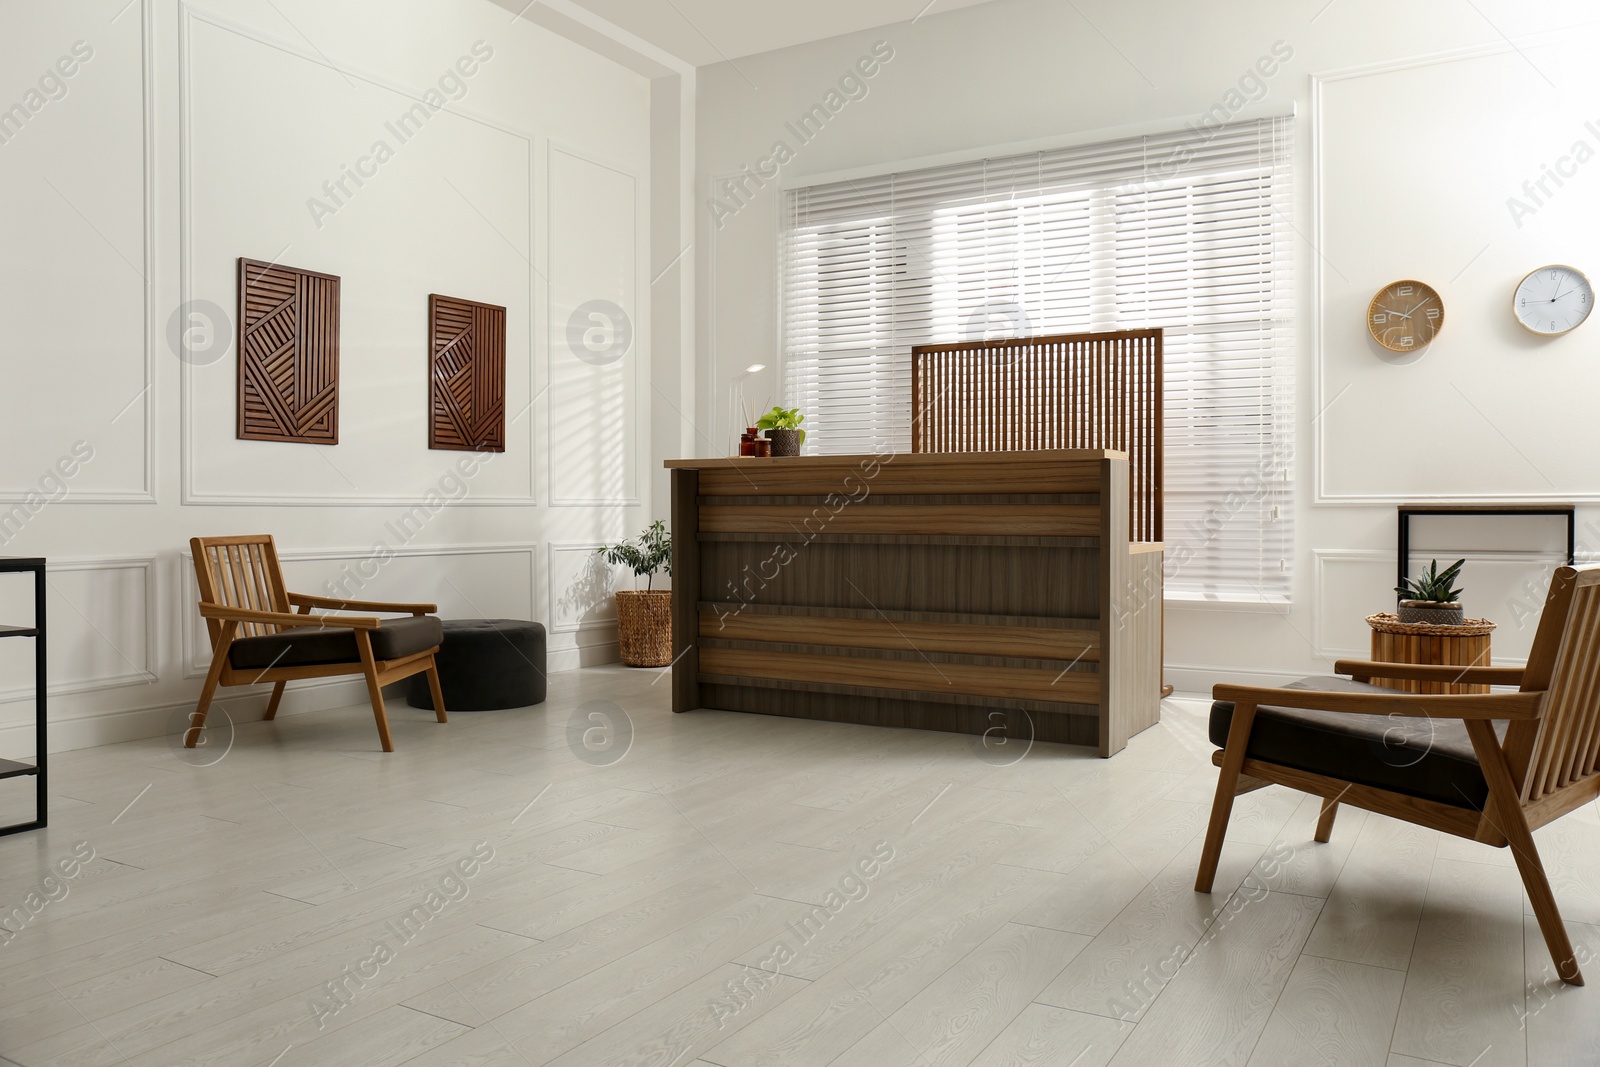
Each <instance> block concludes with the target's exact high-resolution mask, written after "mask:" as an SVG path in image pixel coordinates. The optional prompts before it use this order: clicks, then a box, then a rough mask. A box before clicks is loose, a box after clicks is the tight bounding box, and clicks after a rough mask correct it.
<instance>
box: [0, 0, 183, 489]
mask: <svg viewBox="0 0 1600 1067" xmlns="http://www.w3.org/2000/svg"><path fill="white" fill-rule="evenodd" d="M138 5H139V7H138V11H139V33H140V44H139V67H140V71H139V86H138V92H139V97H140V113H141V117H142V122H143V128H142V130H141V141H140V143H141V160H140V168H139V181H140V186H141V189H140V200H141V204H142V217H141V219H140V225H141V239H140V248H139V252H138V258H139V267H138V268H136V269H138V270H140V272H141V274H142V277H143V278H144V280H145V284H144V286H143V291H144V296H143V302H142V303H143V322H142V323H141V326H140V331H139V333H140V338H141V343H140V352H141V356H142V363H143V366H142V368H141V375H142V378H143V381H144V388H143V389H141V390H139V391H138V392H137V393H136V394H135V395H134V396H132V397H130V398H129V399H128V403H127V404H126V405H125V406H124V407H123V409H122V410H121V411H119V412H117V413H116V414H115V415H114V416H113V417H112V418H111V420H110V422H111V424H113V425H114V424H116V423H117V422H119V421H121V419H122V418H124V417H125V416H126V415H127V414H128V413H129V412H131V411H139V412H141V413H142V414H143V417H144V433H143V437H142V439H141V441H140V448H141V451H142V455H141V457H140V459H141V479H140V484H138V485H134V486H129V487H128V488H126V489H80V488H73V489H72V490H71V494H70V499H71V500H72V501H73V503H77V504H154V503H155V502H156V490H155V486H156V452H157V444H156V441H157V429H156V418H157V412H158V407H157V389H156V378H157V375H156V348H157V337H158V335H159V334H160V333H161V332H162V328H163V326H164V325H165V324H164V323H163V322H162V321H160V316H159V314H158V312H157V309H156V287H155V286H154V285H152V284H150V279H152V278H154V277H155V273H156V267H157V259H156V247H155V244H156V241H155V234H156V179H155V168H156V132H155V100H154V90H153V87H152V78H153V76H154V70H155V45H154V40H153V38H154V6H155V0H138ZM58 192H59V190H58ZM63 195H64V194H63ZM69 203H70V201H69ZM73 210H74V211H77V210H78V209H77V207H76V206H74V207H73ZM80 214H81V212H80ZM85 221H88V220H85ZM89 224H90V225H93V223H92V222H91V223H89ZM100 239H101V240H105V238H104V237H103V235H102V237H101V238H100ZM118 254H119V255H120V254H121V253H120V252H119V253H118ZM129 266H132V264H131V263H130V264H129ZM89 443H90V444H91V445H95V444H96V442H94V441H92V440H91V441H90V442H89ZM70 444H71V442H66V441H64V442H62V450H63V451H66V450H68V448H69V446H70ZM103 445H104V442H103V441H102V442H100V446H103ZM39 473H41V472H38V471H28V472H24V473H23V475H22V476H23V477H24V478H29V477H33V478H36V477H37V476H38V475H39ZM37 495H38V490H37V488H36V487H35V486H33V485H29V486H27V487H24V488H5V487H0V503H8V504H10V503H19V502H22V501H24V500H27V499H28V498H29V497H30V496H37Z"/></svg>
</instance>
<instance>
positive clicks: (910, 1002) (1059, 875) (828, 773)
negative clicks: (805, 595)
mask: <svg viewBox="0 0 1600 1067" xmlns="http://www.w3.org/2000/svg"><path fill="white" fill-rule="evenodd" d="M659 679H660V675H659V674H658V673H657V672H653V671H628V670H625V669H623V668H604V669H591V670H586V671H580V672H574V673H569V674H563V675H556V676H553V677H552V679H551V681H552V686H551V696H550V700H549V701H548V702H547V703H546V704H544V705H543V706H541V707H539V708H536V709H529V710H524V711H516V712H500V713H492V714H479V715H472V714H465V713H462V714H458V715H456V716H455V717H454V719H453V721H452V722H451V723H450V724H449V725H448V726H438V725H436V724H434V723H433V722H432V716H431V714H430V713H427V712H421V711H414V710H412V709H409V708H406V707H405V706H404V705H403V704H401V705H400V706H398V707H394V708H392V709H391V715H392V718H393V720H394V725H395V739H396V744H397V746H398V751H397V752H396V753H395V754H393V755H389V756H385V755H383V754H382V753H380V752H379V751H378V749H377V737H376V733H375V732H374V730H373V728H372V723H371V717H370V713H369V712H367V711H366V710H364V709H362V708H351V709H347V710H343V711H337V712H324V713H319V714H316V715H312V716H297V717H292V718H286V719H284V720H281V721H279V722H278V723H259V722H249V723H243V722H241V724H240V726H239V727H238V729H237V731H236V733H235V736H234V737H233V739H232V747H231V749H227V748H226V746H227V737H226V733H225V730H224V731H219V732H218V733H217V734H216V735H214V736H213V737H212V739H211V746H212V747H211V748H210V749H209V751H207V752H205V753H204V754H203V755H202V756H201V757H194V756H190V757H189V762H186V761H185V759H183V758H180V756H179V755H178V754H177V752H176V751H175V750H174V749H173V748H172V747H171V746H170V745H169V744H168V743H167V742H164V741H150V742H138V743H133V744H125V745H116V746H111V747H106V748H101V749H95V750H91V751H86V752H77V753H69V754H63V755H61V756H60V757H58V758H57V759H56V761H55V764H54V768H53V770H54V776H53V779H52V784H53V790H52V792H53V793H54V795H55V797H54V812H53V823H52V825H51V827H50V829H49V830H48V831H46V832H42V833H36V834H31V835H24V836H19V837H11V838H6V839H0V910H4V911H7V912H9V911H10V910H11V909H13V908H17V907H21V908H23V913H24V914H28V900H29V894H30V893H38V895H37V896H34V897H33V898H32V902H33V903H34V905H36V906H37V908H38V914H37V915H30V916H29V918H28V919H27V921H26V922H20V920H17V919H12V920H11V921H10V922H9V923H8V925H10V926H12V928H13V929H15V928H16V927H17V926H18V925H20V926H21V928H20V929H17V930H16V932H15V934H14V935H13V936H11V937H9V938H7V937H6V935H5V934H3V933H0V939H3V940H4V943H0V1062H4V1061H6V1060H9V1061H10V1062H11V1063H14V1064H20V1065H23V1067H44V1065H74V1067H89V1065H106V1067H111V1065H119V1064H126V1065H131V1067H178V1065H184V1064H213V1065H230V1067H233V1065H240V1067H243V1065H259V1067H268V1065H276V1067H298V1065H306V1064H326V1065H336V1067H363V1065H373V1067H378V1065H385V1067H386V1065H392V1064H410V1065H413V1067H424V1065H426V1067H439V1065H445V1064H462V1065H466V1064H473V1065H478V1067H519V1065H520V1067H529V1065H539V1064H546V1063H549V1064H557V1065H560V1067H572V1065H578V1064H584V1065H590V1064H593V1065H615V1064H638V1065H645V1064H649V1065H653V1067H668V1065H681V1067H688V1065H691V1064H695V1065H698V1067H705V1065H711V1064H714V1065H719V1067H757V1065H772V1067H821V1065H824V1064H832V1065H836V1067H845V1065H855V1064H862V1065H869V1067H902V1065H904V1067H911V1065H924V1067H934V1065H938V1067H945V1065H948V1067H956V1065H973V1067H1011V1065H1024V1064H1039V1065H1060V1067H1069V1065H1070V1067H1090V1065H1095V1064H1115V1065H1117V1067H1124V1065H1136V1064H1137V1065H1145V1064H1150V1065H1172V1064H1177V1065H1209V1064H1241V1065H1243V1064H1250V1065H1270V1067H1282V1065H1292V1064H1307V1065H1324V1064H1326V1065H1334V1067H1345V1065H1356V1064H1387V1065H1389V1067H1426V1065H1428V1064H1455V1065H1458V1067H1468V1065H1472V1067H1491V1065H1500V1064H1540V1065H1543V1064H1582V1065H1585V1067H1588V1065H1593V1064H1595V1063H1597V1062H1600V1010H1597V1008H1600V985H1592V986H1590V987H1589V988H1588V989H1576V990H1574V989H1565V988H1562V987H1561V986H1560V985H1559V983H1557V982H1556V981H1555V979H1554V975H1553V972H1552V969H1551V967H1550V964H1549V959H1548V957H1547V955H1546V953H1545V949H1544V945H1543V942H1542V941H1541V940H1540V938H1539V935H1538V930H1537V928H1536V927H1535V925H1534V923H1533V920H1532V917H1531V914H1529V912H1528V908H1527V906H1526V902H1525V901H1524V899H1523V894H1522V891H1521V888H1520V884H1519V882H1518V880H1517V877H1516V872H1515V869H1514V868H1513V867H1512V865H1511V863H1510V860H1509V857H1508V856H1507V855H1506V854H1505V853H1504V852H1503V851H1495V850H1491V849H1487V848H1484V847H1482V846H1474V845H1469V844H1466V843H1462V842H1456V841H1453V840H1450V839H1447V838H1444V837H1442V836H1440V835H1437V834H1434V833H1431V832H1428V831H1421V830H1416V829H1412V828H1409V827H1407V826H1405V825H1402V824H1400V823H1396V822H1392V821H1390V820H1387V819H1383V818H1379V817H1376V816H1366V817H1363V815H1362V814H1361V813H1359V812H1355V811H1351V810H1349V809H1346V811H1345V812H1343V813H1342V814H1341V815H1340V819H1339V824H1338V826H1337V827H1336V829H1335V833H1334V839H1333V842H1332V843H1331V844H1328V845H1315V844H1312V843H1311V834H1312V825H1313V822H1314V818H1315V815H1316V808H1315V806H1314V802H1312V801H1310V800H1306V799H1303V798H1301V797H1299V796H1297V795H1296V794H1292V793H1289V792H1287V791H1284V790H1281V789H1278V788H1273V789H1269V790H1263V791H1261V792H1258V793H1253V794H1250V795H1248V796H1246V797H1244V798H1241V801H1240V804H1239V806H1238V808H1237V809H1236V812H1235V816H1234V823H1233V827H1232V830H1231V832H1230V834H1229V839H1228V846H1227V849H1226V851H1225V853H1224V858H1223V863H1222V870H1221V874H1220V875H1219V877H1218V879H1217V892H1216V893H1215V894H1214V895H1212V896H1210V897H1204V896H1198V895H1196V894H1195V893H1194V892H1193V890H1192V888H1191V884H1192V881H1193V877H1194V866H1195V860H1196V856H1197V853H1198V846H1199V839H1200V835H1201V830H1202V826H1203V822H1204V818H1205V814H1206V811H1207V808H1208V805H1209V801H1210V796H1211V790H1212V786H1213V782H1214V775H1215V772H1214V771H1213V770H1212V769H1211V767H1210V765H1209V763H1208V757H1209V753H1210V750H1211V749H1210V745H1209V744H1208V743H1207V742H1206V739H1205V736H1204V719H1203V705H1202V704H1200V703H1199V702H1185V701H1169V702H1168V704H1167V708H1166V713H1165V717H1164V722H1163V724H1162V725H1161V726H1159V727H1156V728H1155V729H1152V730H1150V731H1147V732H1146V733H1145V734H1143V735H1142V736H1140V737H1138V738H1136V739H1135V740H1134V742H1133V743H1132V744H1131V745H1130V747H1129V748H1128V750H1127V751H1126V752H1124V753H1122V754H1121V755H1119V756H1117V757H1116V758H1114V759H1112V760H1109V761H1102V760H1099V759H1095V758H1093V757H1092V756H1090V755H1089V754H1087V753H1086V752H1085V751H1082V750H1077V749H1069V748H1062V747H1053V746H1036V747H1035V748H1034V749H1033V750H1032V751H1031V752H1029V753H1028V754H1027V756H1026V757H1025V758H1023V759H1022V760H1021V761H1020V762H1018V763H1016V764H1015V765H1012V766H1001V765H997V763H996V761H995V760H994V759H993V758H992V757H991V758H990V759H988V760H986V759H984V758H982V756H981V754H980V753H978V752H976V751H975V750H974V749H973V747H972V743H971V742H970V741H969V739H967V738H963V737H954V736H948V735H942V734H931V733H918V732H911V731H892V730H879V729H871V728H864V727H851V726H834V725H827V724H820V723H805V722H797V721H792V720H786V719H772V718H763V717H758V716H745V715H733V714H723V713H713V712H701V713H695V714H690V715H680V716H673V715H671V714H670V713H669V712H668V711H667V710H666V709H667V699H668V694H667V682H666V681H665V680H660V681H659V684H654V683H656V682H657V681H658V680H659ZM590 702H594V703H590ZM605 702H610V703H609V704H607V703H605ZM259 703H260V701H259V700H257V701H254V702H251V701H246V702H245V703H244V704H243V705H235V706H234V707H235V714H236V715H239V716H241V717H242V716H243V712H242V708H245V707H255V706H258V705H259ZM619 709H620V710H619ZM607 710H609V713H610V715H611V716H612V717H613V718H617V717H618V716H619V714H620V712H625V713H626V715H627V716H628V718H629V719H631V722H632V725H633V734H634V736H633V738H632V743H631V747H630V748H629V749H628V750H627V751H626V753H625V754H622V753H621V751H620V748H621V746H620V745H614V746H613V747H612V749H611V750H610V751H609V752H604V751H602V752H598V753H597V752H593V751H590V750H589V749H587V748H585V747H584V742H583V736H582V735H583V731H584V730H585V729H590V728H593V729H595V730H598V731H601V732H597V733H592V734H590V735H589V738H588V740H589V741H590V743H591V744H598V743H600V742H601V741H602V739H603V737H604V733H603V731H604V726H605V724H604V722H603V721H602V720H592V719H590V718H588V716H589V713H590V712H593V711H607ZM574 724H575V725H574ZM224 750H226V754H225V755H223V752H224ZM580 752H581V753H583V754H584V755H585V756H586V757H587V759H585V758H580V756H579V755H578V753H580ZM619 755H620V759H618V758H617V757H618V756H619ZM218 756H221V758H220V759H218V758H217V757H218ZM211 760H215V762H214V763H211V765H209V766H198V765H195V764H196V763H198V762H206V761H211ZM606 760H615V762H613V763H611V764H610V765H602V764H603V763H604V761H606ZM28 788H30V787H29V786H26V785H23V786H15V785H14V784H13V783H0V789H4V790H5V795H6V796H9V797H20V796H21V794H23V793H24V792H26V790H27V789H28ZM12 813H13V812H12V811H11V810H10V809H9V808H8V810H7V811H6V812H4V813H3V814H12ZM80 842H82V843H84V845H82V846H80V844H79V843H80ZM1539 843H1540V846H1541V848H1542V849H1543V850H1544V855H1545V860H1546V863H1547V865H1548V866H1549V867H1550V868H1551V871H1552V874H1553V877H1554V879H1555V882H1556V892H1557V897H1558V899H1559V900H1560V903H1561V906H1562V908H1563V909H1564V912H1565V915H1566V917H1567V919H1568V920H1569V922H1568V925H1569V927H1570V928H1571V931H1572V936H1573V939H1574V941H1575V942H1576V943H1579V944H1581V945H1583V946H1585V950H1586V951H1587V952H1588V953H1589V956H1588V958H1590V959H1592V960H1600V819H1597V813H1596V812H1595V811H1594V810H1593V809H1585V810H1582V811H1579V812H1577V813H1574V814H1573V815H1571V816H1569V817H1568V818H1567V819H1565V820H1563V821H1562V822H1560V823H1558V824H1556V825H1554V826H1552V827H1549V828H1547V829H1545V830H1543V831H1541V832H1540V834H1539ZM75 847H78V848H80V854H87V852H86V849H89V848H92V849H93V852H94V856H95V858H94V859H93V860H92V861H91V862H90V863H88V864H87V865H86V866H84V867H83V868H82V870H81V871H77V872H76V873H77V877H75V878H72V879H70V880H61V881H55V880H53V881H52V882H50V883H44V882H43V879H44V876H45V874H46V869H47V868H54V867H55V865H56V864H57V863H58V862H60V861H63V860H68V859H70V858H71V857H72V854H73V850H74V848H75ZM490 849H492V859H488V860H486V861H484V862H478V860H477V857H483V856H488V855H489V854H490V852H489V850H490ZM461 861H465V863H466V867H467V869H468V870H469V871H471V872H472V874H471V876H470V877H467V876H463V875H462V874H460V873H459V869H458V868H457V867H456V864H457V863H458V862H461ZM68 869H69V870H71V869H72V868H71V867H70V865H69V868H68ZM863 872H865V873H863ZM58 877H59V875H58ZM50 897H53V898H55V899H49V898H50ZM415 909H420V910H415ZM407 915H409V916H410V918H409V920H405V921H406V922H408V923H409V926H406V927H405V929H404V931H403V932H402V917H404V916H407ZM780 946H781V947H780ZM1589 970H1590V977H1591V980H1592V981H1594V982H1596V983H1600V962H1595V963H1592V964H1591V966H1590V968H1589ZM335 990H336V992H335ZM315 1003H320V1005H321V1007H320V1008H318V1007H314V1004H315ZM319 1018H320V1026H319Z"/></svg>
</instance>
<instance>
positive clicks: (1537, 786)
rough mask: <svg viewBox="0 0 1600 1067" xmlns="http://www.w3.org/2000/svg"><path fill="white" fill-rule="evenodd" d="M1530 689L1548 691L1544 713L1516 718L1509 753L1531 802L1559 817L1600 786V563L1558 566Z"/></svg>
mask: <svg viewBox="0 0 1600 1067" xmlns="http://www.w3.org/2000/svg"><path fill="white" fill-rule="evenodd" d="M1522 688H1523V690H1524V691H1529V690H1532V691H1539V690H1543V691H1544V692H1545V699H1544V705H1543V713H1542V714H1541V715H1540V717H1539V719H1538V720H1536V721H1533V722H1526V723H1514V724H1512V726H1511V728H1510V731H1509V732H1508V734H1507V736H1506V750H1507V757H1508V760H1509V762H1510V764H1511V771H1512V774H1513V776H1514V777H1515V778H1516V779H1517V784H1518V785H1519V786H1520V788H1521V792H1522V801H1523V803H1524V804H1536V805H1541V806H1543V807H1546V808H1549V809H1551V817H1554V816H1555V815H1557V814H1560V813H1561V812H1563V811H1567V810H1570V809H1571V808H1572V807H1576V806H1577V805H1578V804H1580V803H1582V802H1583V801H1584V800H1586V799H1588V798H1589V797H1590V796H1593V795H1594V794H1595V793H1596V792H1597V789H1596V785H1597V784H1600V783H1597V781H1596V779H1595V776H1596V775H1597V774H1600V567H1590V568H1585V569H1583V570H1578V569H1576V568H1573V567H1561V568H1559V569H1557V571H1556V574H1555V580H1554V581H1553V582H1552V583H1551V586H1550V594H1549V596H1548V597H1547V598H1546V600H1545V608H1544V615H1543V616H1542V617H1541V618H1540V620H1539V629H1538V632H1537V633H1536V634H1535V636H1534V644H1533V650H1532V652H1531V653H1530V655H1529V657H1528V666H1527V669H1526V671H1525V672H1524V674H1523V681H1522ZM1563 793H1567V794H1571V802H1570V803H1563V802H1562V798H1561V794H1563ZM1541 802H1542V804H1541ZM1541 821H1542V820H1541Z"/></svg>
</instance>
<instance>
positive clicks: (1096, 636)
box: [666, 451, 1162, 756]
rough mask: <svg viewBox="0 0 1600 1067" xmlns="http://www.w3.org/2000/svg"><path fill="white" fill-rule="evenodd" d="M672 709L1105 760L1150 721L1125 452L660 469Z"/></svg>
mask: <svg viewBox="0 0 1600 1067" xmlns="http://www.w3.org/2000/svg"><path fill="white" fill-rule="evenodd" d="M666 465H667V467H669V468H671V470H672V531H673V555H672V567H673V581H672V587H673V592H672V612H673V614H672V626H673V643H674V649H673V652H674V655H675V657H676V659H675V660H674V664H673V668H672V689H673V694H672V701H673V705H672V707H673V710H674V711H690V710H693V709H695V708H717V709H722V710H726V711H746V712H758V713H761V714H767V715H787V716H793V717H796V718H805V719H823V720H827V721H830V722H852V723H864V724H868V725H873V726H901V727H911V728H915V729H922V730H947V731H953V732H957V733H969V734H984V733H988V734H989V736H990V737H991V738H993V737H995V736H996V735H999V734H1002V733H1003V734H1004V735H1005V736H1007V737H1013V738H1028V737H1031V738H1034V739H1037V740H1040V741H1059V742H1065V743H1067V744H1074V745H1091V746H1094V747H1096V748H1098V750H1099V752H1100V755H1102V756H1110V755H1112V754H1113V753H1115V752H1119V751H1121V749H1122V748H1123V746H1124V745H1126V744H1127V741H1128V738H1130V737H1132V736H1133V735H1134V734H1136V733H1138V732H1139V731H1140V730H1143V729H1144V728H1145V727H1147V726H1151V725H1153V724H1155V723H1156V722H1157V721H1158V720H1159V718H1160V688H1161V592H1162V578H1161V562H1162V556H1161V545H1159V544H1130V543H1129V541H1128V516H1129V503H1128V491H1129V490H1128V462H1127V459H1126V458H1125V457H1124V456H1123V455H1122V453H1120V452H1094V451H1051V452H976V453H944V454H917V455H910V454H902V455H896V454H884V455H868V456H804V457H798V458H785V459H705V460H672V461H668V463H667V464H666Z"/></svg>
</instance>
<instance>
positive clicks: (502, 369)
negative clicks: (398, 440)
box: [428, 293, 506, 452]
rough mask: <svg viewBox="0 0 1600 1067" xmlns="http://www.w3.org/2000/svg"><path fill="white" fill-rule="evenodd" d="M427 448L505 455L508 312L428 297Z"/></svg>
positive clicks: (482, 305) (486, 306)
mask: <svg viewBox="0 0 1600 1067" xmlns="http://www.w3.org/2000/svg"><path fill="white" fill-rule="evenodd" d="M428 447H429V448H445V449H456V450H463V451H479V452H504V451H505V450H506V309H505V308H503V307H500V306H499V305H497V304H480V303H478V302H477V301H475V300H461V299H458V298H456V297H452V296H440V295H438V294H437V293H434V294H432V295H430V296H429V297H428Z"/></svg>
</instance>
